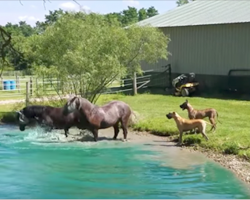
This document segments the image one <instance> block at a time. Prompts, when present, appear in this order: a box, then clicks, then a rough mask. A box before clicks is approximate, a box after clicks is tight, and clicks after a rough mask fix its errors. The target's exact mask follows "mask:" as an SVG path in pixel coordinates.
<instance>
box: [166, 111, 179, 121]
mask: <svg viewBox="0 0 250 200" xmlns="http://www.w3.org/2000/svg"><path fill="white" fill-rule="evenodd" d="M176 115H177V114H176V112H170V113H168V114H166V117H167V118H168V119H172V118H174V117H176Z"/></svg>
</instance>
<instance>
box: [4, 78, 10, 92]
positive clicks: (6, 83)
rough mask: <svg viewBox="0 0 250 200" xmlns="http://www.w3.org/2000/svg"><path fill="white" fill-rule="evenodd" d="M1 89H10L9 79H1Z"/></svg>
mask: <svg viewBox="0 0 250 200" xmlns="http://www.w3.org/2000/svg"><path fill="white" fill-rule="evenodd" d="M3 89H4V90H10V81H9V80H5V81H3Z"/></svg>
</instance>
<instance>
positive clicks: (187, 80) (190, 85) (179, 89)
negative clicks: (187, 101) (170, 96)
mask: <svg viewBox="0 0 250 200" xmlns="http://www.w3.org/2000/svg"><path fill="white" fill-rule="evenodd" d="M172 85H173V87H174V89H175V91H174V96H183V97H186V96H190V95H191V94H192V93H194V92H195V91H197V90H198V85H199V83H198V82H197V81H195V73H189V74H186V75H185V74H181V75H180V76H178V77H176V78H175V79H173V81H172Z"/></svg>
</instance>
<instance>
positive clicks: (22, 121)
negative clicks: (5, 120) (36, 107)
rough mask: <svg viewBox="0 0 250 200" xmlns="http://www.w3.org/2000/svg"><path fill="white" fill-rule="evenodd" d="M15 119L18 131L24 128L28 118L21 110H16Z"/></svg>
mask: <svg viewBox="0 0 250 200" xmlns="http://www.w3.org/2000/svg"><path fill="white" fill-rule="evenodd" d="M16 113H17V119H18V121H19V129H20V131H24V130H25V126H27V125H28V124H29V119H28V118H27V117H26V116H25V115H24V114H23V110H20V111H16Z"/></svg>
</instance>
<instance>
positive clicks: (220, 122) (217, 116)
mask: <svg viewBox="0 0 250 200" xmlns="http://www.w3.org/2000/svg"><path fill="white" fill-rule="evenodd" d="M216 114H217V121H218V122H219V123H220V124H222V123H221V122H220V121H219V114H218V112H217V111H216Z"/></svg>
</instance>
